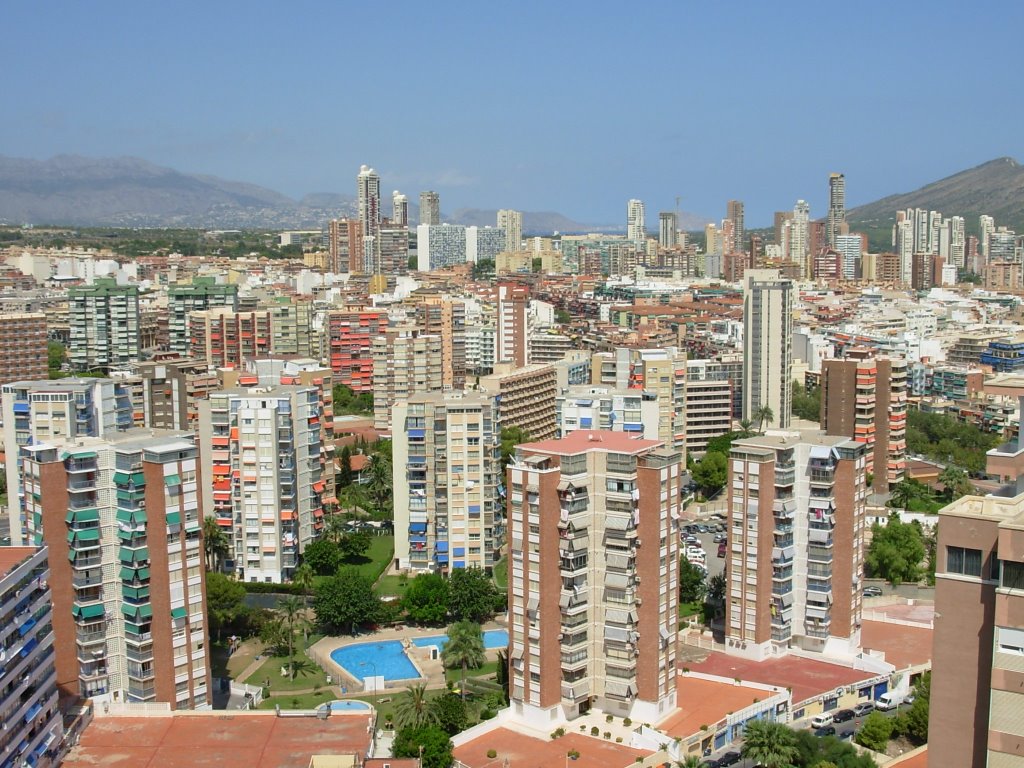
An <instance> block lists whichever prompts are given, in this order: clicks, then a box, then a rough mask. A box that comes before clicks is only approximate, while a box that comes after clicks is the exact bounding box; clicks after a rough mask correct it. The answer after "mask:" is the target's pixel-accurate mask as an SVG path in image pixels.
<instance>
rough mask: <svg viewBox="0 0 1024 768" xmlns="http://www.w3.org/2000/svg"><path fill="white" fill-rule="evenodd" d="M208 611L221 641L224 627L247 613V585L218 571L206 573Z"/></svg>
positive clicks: (211, 622) (218, 639)
mask: <svg viewBox="0 0 1024 768" xmlns="http://www.w3.org/2000/svg"><path fill="white" fill-rule="evenodd" d="M206 613H207V615H208V616H209V617H210V624H211V626H212V628H213V629H215V630H216V632H217V641H218V642H220V639H221V633H222V631H223V629H224V628H225V627H228V626H230V625H231V624H233V623H234V622H235V621H237V620H238V619H239V618H240V617H241V616H242V615H243V614H244V613H245V586H244V585H243V584H241V582H238V581H235V580H234V579H232V578H230V577H229V576H225V575H224V574H223V573H219V572H217V571H214V572H212V573H208V574H206Z"/></svg>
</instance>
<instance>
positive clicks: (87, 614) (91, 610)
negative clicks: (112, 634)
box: [71, 603, 104, 619]
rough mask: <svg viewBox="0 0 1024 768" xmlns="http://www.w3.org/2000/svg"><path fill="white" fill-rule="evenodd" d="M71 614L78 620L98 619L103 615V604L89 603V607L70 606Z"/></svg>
mask: <svg viewBox="0 0 1024 768" xmlns="http://www.w3.org/2000/svg"><path fill="white" fill-rule="evenodd" d="M71 612H72V613H73V614H74V615H75V617H76V618H79V619H98V618H99V617H100V616H102V615H103V613H104V610H103V603H90V604H89V605H78V604H77V603H76V604H75V605H73V606H71Z"/></svg>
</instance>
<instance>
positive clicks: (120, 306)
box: [68, 278, 141, 371]
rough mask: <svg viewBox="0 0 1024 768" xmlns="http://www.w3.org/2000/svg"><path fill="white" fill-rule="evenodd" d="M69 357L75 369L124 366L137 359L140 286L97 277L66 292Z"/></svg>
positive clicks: (100, 369)
mask: <svg viewBox="0 0 1024 768" xmlns="http://www.w3.org/2000/svg"><path fill="white" fill-rule="evenodd" d="M68 322H69V324H70V334H69V344H68V349H69V358H70V362H71V367H72V368H73V369H74V370H76V371H109V370H111V369H118V368H121V369H123V368H127V367H128V366H129V364H131V363H136V362H138V360H139V354H140V351H141V344H140V340H139V327H140V322H141V318H140V314H139V288H138V286H136V285H118V284H117V281H116V280H114V279H113V278H97V279H96V280H95V281H94V282H93V284H92V285H82V286H75V287H73V288H71V289H70V290H69V291H68Z"/></svg>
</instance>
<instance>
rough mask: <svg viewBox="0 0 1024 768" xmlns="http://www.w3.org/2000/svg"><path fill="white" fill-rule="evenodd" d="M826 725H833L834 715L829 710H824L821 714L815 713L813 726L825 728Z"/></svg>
mask: <svg viewBox="0 0 1024 768" xmlns="http://www.w3.org/2000/svg"><path fill="white" fill-rule="evenodd" d="M826 725H832V715H831V714H829V713H828V712H823V713H821V714H820V715H815V716H814V719H813V720H811V728H813V729H814V730H818V729H819V728H824V727H825V726H826Z"/></svg>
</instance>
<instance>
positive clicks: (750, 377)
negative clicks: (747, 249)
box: [743, 269, 794, 429]
mask: <svg viewBox="0 0 1024 768" xmlns="http://www.w3.org/2000/svg"><path fill="white" fill-rule="evenodd" d="M793 292H794V287H793V282H792V281H791V280H785V279H783V278H781V277H780V276H779V273H778V271H776V270H770V269H752V270H748V271H747V273H746V274H745V276H744V290H743V417H744V418H745V419H748V420H750V421H751V422H753V423H755V424H757V423H759V422H760V421H761V419H760V415H761V414H762V413H764V411H763V410H762V409H764V408H768V409H771V414H772V417H773V418H772V420H771V422H770V423H771V424H772V425H774V426H776V427H779V428H781V429H785V428H787V427H788V426H789V422H790V418H791V413H792V404H793Z"/></svg>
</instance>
